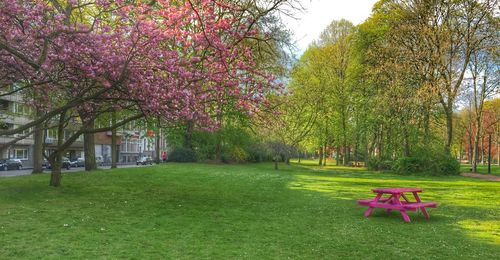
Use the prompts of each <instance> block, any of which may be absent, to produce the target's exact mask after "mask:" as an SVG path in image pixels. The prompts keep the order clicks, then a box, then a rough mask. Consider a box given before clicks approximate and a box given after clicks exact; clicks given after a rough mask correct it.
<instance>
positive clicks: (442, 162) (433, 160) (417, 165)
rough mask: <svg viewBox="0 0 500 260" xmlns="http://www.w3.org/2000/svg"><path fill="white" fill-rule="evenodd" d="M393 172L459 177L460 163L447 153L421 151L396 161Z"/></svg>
mask: <svg viewBox="0 0 500 260" xmlns="http://www.w3.org/2000/svg"><path fill="white" fill-rule="evenodd" d="M393 170H394V171H395V172H396V173H399V174H412V173H420V174H428V175H457V174H459V170H460V163H459V162H458V161H457V160H455V158H453V157H452V156H450V155H448V154H446V153H445V152H440V151H431V150H419V151H417V152H415V153H414V155H413V156H412V157H401V158H399V159H398V160H396V162H395V163H394V167H393Z"/></svg>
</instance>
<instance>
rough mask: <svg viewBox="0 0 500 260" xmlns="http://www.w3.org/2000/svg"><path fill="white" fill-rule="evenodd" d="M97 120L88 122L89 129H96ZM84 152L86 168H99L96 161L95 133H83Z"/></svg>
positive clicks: (88, 169)
mask: <svg viewBox="0 0 500 260" xmlns="http://www.w3.org/2000/svg"><path fill="white" fill-rule="evenodd" d="M94 124H95V120H94V119H92V121H91V122H89V123H88V125H87V129H88V130H92V129H94ZM83 152H84V153H85V170H86V171H92V170H95V169H97V164H96V161H95V139H94V134H93V133H85V134H83Z"/></svg>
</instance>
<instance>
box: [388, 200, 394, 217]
mask: <svg viewBox="0 0 500 260" xmlns="http://www.w3.org/2000/svg"><path fill="white" fill-rule="evenodd" d="M393 199H394V195H391V196H390V197H389V200H388V201H387V203H389V204H394V202H393V201H392V200H393ZM391 212H392V209H387V214H390V213H391Z"/></svg>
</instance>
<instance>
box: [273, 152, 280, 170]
mask: <svg viewBox="0 0 500 260" xmlns="http://www.w3.org/2000/svg"><path fill="white" fill-rule="evenodd" d="M279 157H280V156H279V155H275V156H274V169H275V170H277V169H278V158H279Z"/></svg>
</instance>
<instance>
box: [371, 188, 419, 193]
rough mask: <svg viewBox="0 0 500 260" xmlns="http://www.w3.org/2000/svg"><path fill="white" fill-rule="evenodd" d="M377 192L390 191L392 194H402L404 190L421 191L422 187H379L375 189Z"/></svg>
mask: <svg viewBox="0 0 500 260" xmlns="http://www.w3.org/2000/svg"><path fill="white" fill-rule="evenodd" d="M372 191H373V192H376V193H390V194H400V193H403V192H421V191H422V189H420V188H377V189H373V190H372Z"/></svg>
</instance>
